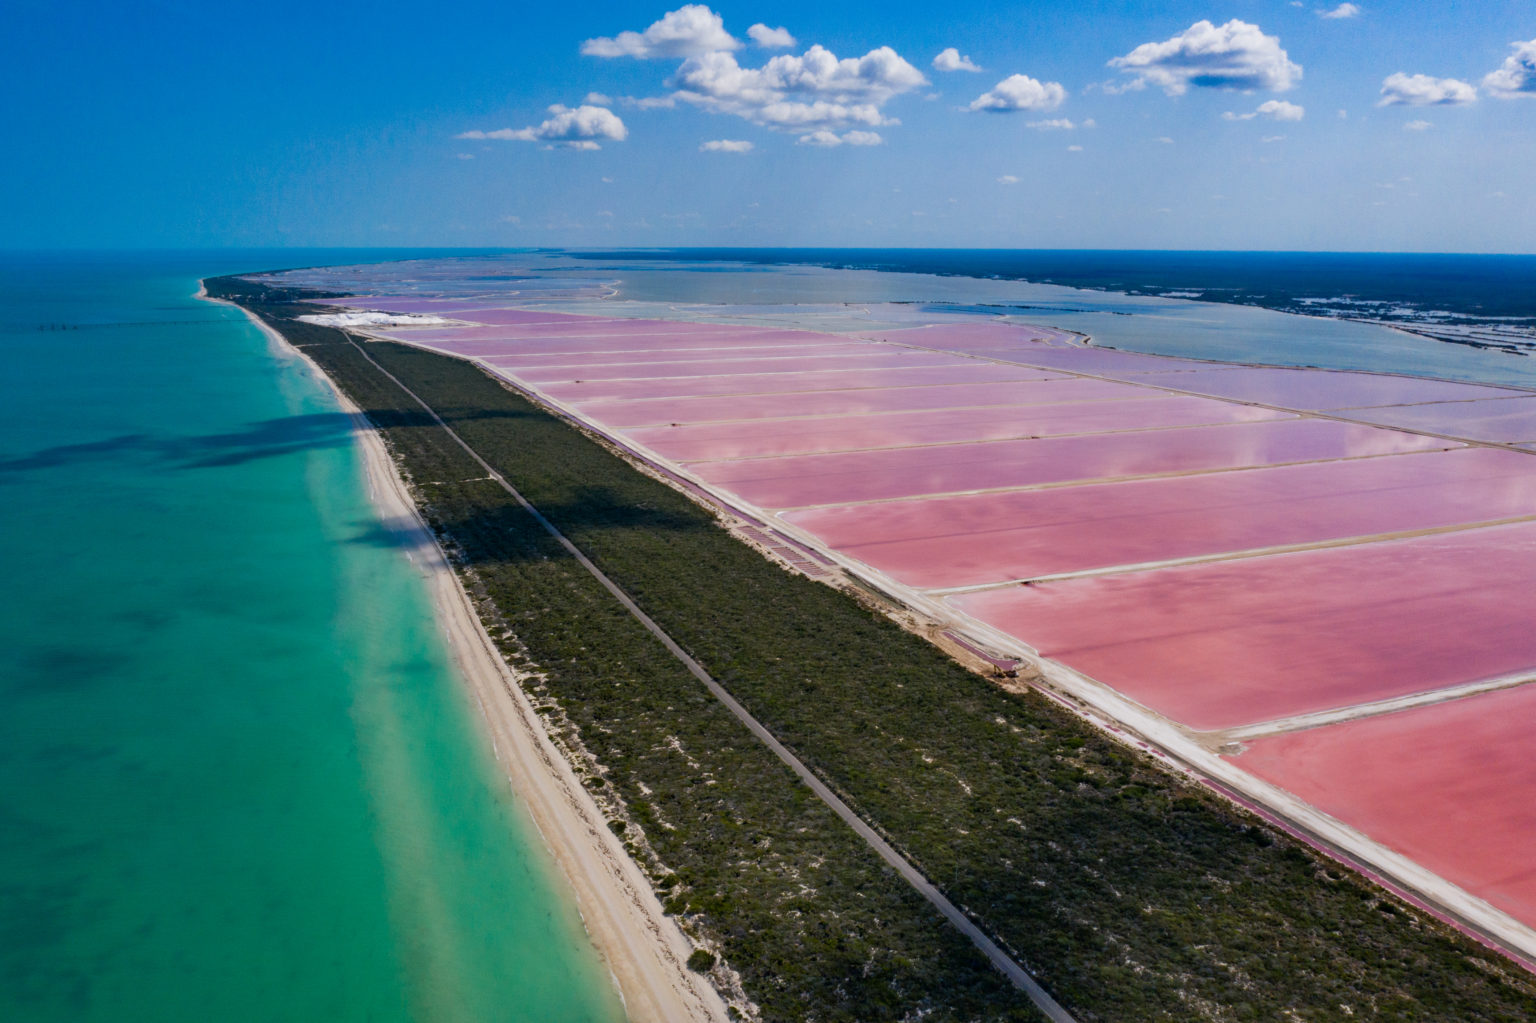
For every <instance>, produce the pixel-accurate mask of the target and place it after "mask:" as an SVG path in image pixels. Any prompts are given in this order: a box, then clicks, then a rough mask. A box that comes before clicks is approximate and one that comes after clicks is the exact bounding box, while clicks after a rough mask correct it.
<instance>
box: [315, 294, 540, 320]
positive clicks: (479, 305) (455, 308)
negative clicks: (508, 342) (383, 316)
mask: <svg viewBox="0 0 1536 1023" xmlns="http://www.w3.org/2000/svg"><path fill="white" fill-rule="evenodd" d="M308 301H312V302H316V303H318V304H320V305H335V306H345V307H348V308H352V309H367V310H370V311H374V312H385V313H438V314H440V315H443V316H453V315H455V314H457V313H459V312H461V311H463V310H466V309H483V308H485V302H484V300H481V301H478V302H477V301H470V300H465V299H452V298H416V297H405V296H400V297H391V296H389V295H354V296H351V297H348V298H316V299H309V300H308ZM556 315H564V314H556Z"/></svg>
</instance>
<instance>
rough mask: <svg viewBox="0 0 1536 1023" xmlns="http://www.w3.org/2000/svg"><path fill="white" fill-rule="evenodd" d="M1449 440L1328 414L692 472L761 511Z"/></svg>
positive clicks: (1361, 452) (1429, 445) (798, 458)
mask: <svg viewBox="0 0 1536 1023" xmlns="http://www.w3.org/2000/svg"><path fill="white" fill-rule="evenodd" d="M1446 446H1448V442H1445V441H1437V440H1434V439H1432V438H1427V437H1418V436H1414V435H1412V434H1404V433H1395V432H1392V431H1389V430H1376V429H1370V428H1366V427H1358V426H1353V425H1349V424H1344V423H1335V422H1329V421H1326V420H1315V419H1314V420H1305V419H1303V420H1282V421H1279V422H1267V423H1241V424H1235V425H1228V426H1199V427H1191V428H1188V429H1180V430H1154V431H1149V432H1146V433H1113V434H1098V435H1090V436H1082V437H1047V438H1044V439H1041V440H1011V441H997V442H993V443H986V444H946V445H935V446H932V447H922V448H897V449H892V450H885V451H860V452H850V453H838V454H825V455H793V456H787V457H781V458H758V459H749V460H744V461H739V462H704V463H699V464H697V465H694V466H692V469H693V471H694V472H695V473H696V474H697V475H698V476H700V477H701V478H703V479H705V480H707V481H708V482H710V483H715V484H720V485H723V486H725V487H727V488H728V489H730V490H733V491H734V492H735V493H737V494H739V495H741V496H742V497H743V498H745V499H746V500H748V501H750V502H752V503H753V504H756V505H758V506H759V507H763V508H796V507H803V506H807V505H819V504H847V503H850V502H856V501H884V500H890V499H892V498H900V497H913V496H917V495H920V494H942V493H954V492H962V491H970V490H1000V489H1010V488H1019V487H1033V486H1041V485H1043V484H1055V483H1068V482H1073V481H1087V480H1104V479H1114V478H1119V477H1134V476H1151V475H1162V474H1174V473H1187V472H1201V471H1210V470H1216V469H1233V468H1241V467H1244V466H1252V465H1278V464H1283V463H1286V462H1307V461H1318V460H1324V459H1338V458H1357V457H1363V456H1368V455H1386V454H1397V453H1401V452H1406V451H1427V450H1433V449H1436V448H1443V447H1446Z"/></svg>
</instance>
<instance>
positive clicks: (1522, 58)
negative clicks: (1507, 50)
mask: <svg viewBox="0 0 1536 1023" xmlns="http://www.w3.org/2000/svg"><path fill="white" fill-rule="evenodd" d="M1510 46H1512V47H1513V48H1514V51H1515V52H1514V53H1511V54H1510V55H1509V56H1508V57H1505V58H1504V63H1503V64H1501V65H1499V69H1498V70H1497V71H1490V72H1488V74H1486V75H1484V76H1483V88H1485V89H1487V90H1488V95H1490V96H1495V97H1497V98H1499V99H1515V98H1517V97H1520V96H1536V39H1532V40H1531V41H1530V42H1528V43H1510Z"/></svg>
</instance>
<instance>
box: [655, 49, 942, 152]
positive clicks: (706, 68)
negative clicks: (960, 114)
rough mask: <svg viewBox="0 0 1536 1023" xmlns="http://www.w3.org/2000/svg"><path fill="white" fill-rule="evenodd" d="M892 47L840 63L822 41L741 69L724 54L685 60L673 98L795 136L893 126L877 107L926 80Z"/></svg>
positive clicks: (679, 69) (734, 60) (875, 50)
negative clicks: (759, 65)
mask: <svg viewBox="0 0 1536 1023" xmlns="http://www.w3.org/2000/svg"><path fill="white" fill-rule="evenodd" d="M927 84H928V79H926V78H924V77H923V74H922V72H921V71H919V70H917V68H915V67H913V66H912V65H911V64H909V63H907V62H906V61H905V60H903V59H902V58H901V56H900V55H899V54H897V52H896V51H895V50H893V49H891V48H890V47H889V46H881V47H879V48H878V49H874V50H870V51H869V52H868V53H866V54H865V55H864V56H862V57H847V58H844V59H842V60H839V59H838V58H837V55H836V54H834V53H832V52H831V51H830V50H828V49H826V48H825V47H823V46H812V47H811V48H810V49H809V50H806V51H805V53H804V54H803V55H802V56H799V57H795V56H790V55H788V54H785V55H782V56H778V57H774V58H773V59H772V60H770V61H768V63H766V64H764V65H763V66H762V67H760V68H744V67H742V66H741V65H740V64H738V63H737V61H736V58H735V57H734V56H733V55H732V54H729V53H724V52H716V53H706V54H701V55H699V56H696V57H690V58H688V60H686V61H684V62H683V65H682V66H681V67H680V68H678V69H677V73H676V74H675V75H673V77H672V80H671V85H672V86H673V88H675V89H676V90H677V92H676V93H675V95H676V96H677V97H678V98H679V99H681V100H684V101H686V102H688V103H691V104H693V105H694V106H697V107H699V108H701V109H703V110H707V111H710V112H711V113H717V114H733V115H735V116H737V117H741V118H743V119H745V120H747V121H750V122H752V123H753V124H759V125H763V126H765V127H768V128H776V129H779V130H781V131H790V132H795V133H797V134H803V133H806V132H816V131H823V130H825V131H834V132H835V131H842V130H844V129H847V128H852V127H865V128H870V127H878V126H880V125H884V124H893V123H896V122H894V121H892V120H889V119H887V118H886V117H885V116H884V115H883V114H882V113H881V112H880V107H881V106H882V105H883V104H884V103H885V102H886V101H888V100H890V99H891V98H892V97H894V96H898V95H901V94H902V93H905V92H910V91H911V90H913V89H916V88H918V87H920V86H923V85H927Z"/></svg>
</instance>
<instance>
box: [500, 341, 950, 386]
mask: <svg viewBox="0 0 1536 1023" xmlns="http://www.w3.org/2000/svg"><path fill="white" fill-rule="evenodd" d="M486 361H487V362H490V363H493V364H496V365H503V364H502V363H500V362H498V360H496V359H495V358H488V359H487V360H486ZM955 365H962V366H963V365H966V364H965V363H962V362H959V360H957V359H955V357H954V356H952V355H939V354H929V353H925V352H902V351H891V350H888V349H876V348H872V349H870V350H868V351H864V352H859V353H857V354H854V355H822V354H820V352H819V351H818V352H817V353H816V354H814V355H813V354H811V353H801V354H796V355H791V356H789V357H784V356H764V357H757V358H753V357H750V356H748V357H737V356H736V355H734V354H733V353H729V352H722V353H720V354H718V355H717V356H715V357H714V358H712V359H692V360H686V361H682V362H678V361H673V360H672V359H671V358H670V355H669V354H668V353H657V357H656V358H655V359H652V360H651V361H649V362H644V363H623V364H621V365H617V366H614V365H605V364H601V363H599V364H597V365H585V366H583V365H574V366H573V365H556V366H528V365H522V364H518V365H515V366H507V367H506V368H507V369H509V370H511V371H512V372H514V373H516V374H517V376H518V377H519V379H522V380H527V381H529V382H531V383H554V382H556V381H565V380H577V379H580V380H637V381H638V380H658V379H662V378H667V377H715V376H722V375H725V374H743V373H753V374H772V373H806V372H810V371H814V372H818V373H820V372H829V371H832V370H845V369H849V370H862V369H868V370H878V369H915V368H920V367H940V366H945V367H948V366H955Z"/></svg>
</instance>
